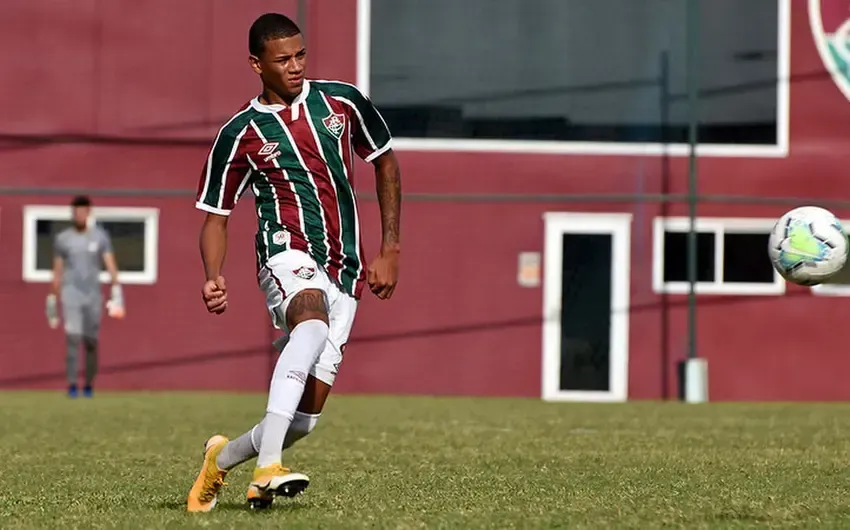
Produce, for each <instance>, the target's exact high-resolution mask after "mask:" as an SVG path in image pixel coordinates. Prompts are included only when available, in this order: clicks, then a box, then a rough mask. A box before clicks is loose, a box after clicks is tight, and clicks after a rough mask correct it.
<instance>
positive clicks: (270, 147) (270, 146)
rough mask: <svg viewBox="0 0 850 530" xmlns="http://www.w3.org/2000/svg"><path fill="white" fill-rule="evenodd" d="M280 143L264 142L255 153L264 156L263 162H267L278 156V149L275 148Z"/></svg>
mask: <svg viewBox="0 0 850 530" xmlns="http://www.w3.org/2000/svg"><path fill="white" fill-rule="evenodd" d="M278 145H280V144H279V143H278V142H266V143H264V144H263V146H262V147H261V148H260V150H259V151H257V154H258V155H260V156H262V157H264V158H263V162H268V161H269V160H271V159H273V158H277V157H279V156H280V151H278V150H277V146H278Z"/></svg>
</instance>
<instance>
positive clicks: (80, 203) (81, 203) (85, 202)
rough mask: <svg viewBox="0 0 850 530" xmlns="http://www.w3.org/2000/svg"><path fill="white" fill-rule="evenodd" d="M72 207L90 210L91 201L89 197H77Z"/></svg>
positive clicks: (72, 202)
mask: <svg viewBox="0 0 850 530" xmlns="http://www.w3.org/2000/svg"><path fill="white" fill-rule="evenodd" d="M71 206H73V207H75V208H76V207H84V208H88V207H89V206H91V199H90V198H89V197H88V196H87V195H77V196H76V197H74V198H73V199H72V200H71Z"/></svg>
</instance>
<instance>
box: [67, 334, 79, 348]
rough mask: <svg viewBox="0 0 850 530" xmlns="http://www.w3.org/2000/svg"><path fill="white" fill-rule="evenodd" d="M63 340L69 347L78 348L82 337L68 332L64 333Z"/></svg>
mask: <svg viewBox="0 0 850 530" xmlns="http://www.w3.org/2000/svg"><path fill="white" fill-rule="evenodd" d="M65 342H66V343H67V344H68V347H69V348H79V347H80V344H82V342H83V337H82V335H78V334H76V333H69V334H67V335H65Z"/></svg>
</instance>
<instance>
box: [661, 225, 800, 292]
mask: <svg viewBox="0 0 850 530" xmlns="http://www.w3.org/2000/svg"><path fill="white" fill-rule="evenodd" d="M774 222H775V219H735V218H729V219H726V218H705V217H704V218H698V219H697V220H696V230H697V285H696V290H697V292H698V293H700V294H740V295H748V294H753V295H755V294H782V293H784V292H785V281H784V280H783V279H782V277H781V276H780V275H779V273H778V272H776V270H774V268H773V265H772V264H771V263H770V258H769V257H768V254H767V241H768V235H769V233H770V229H771V227H772V226H773V223H774ZM688 230H689V220H688V219H687V218H682V217H676V218H661V217H658V218H656V219H655V226H654V243H653V246H654V249H653V253H654V257H653V287H654V289H655V291H656V292H666V293H672V294H681V293H687V292H688V289H689V286H688Z"/></svg>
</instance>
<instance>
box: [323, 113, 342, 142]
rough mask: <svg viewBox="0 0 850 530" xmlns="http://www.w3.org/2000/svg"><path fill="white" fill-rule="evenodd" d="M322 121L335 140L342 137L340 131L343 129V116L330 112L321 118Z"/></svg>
mask: <svg viewBox="0 0 850 530" xmlns="http://www.w3.org/2000/svg"><path fill="white" fill-rule="evenodd" d="M322 123H324V124H325V128H326V129H327V130H328V132H330V133H331V134H332V135H334V136H335V137H336V139H337V140H339V139H340V138H342V132H343V131H344V130H345V116H343V115H342V114H335V113H333V112H331V113H330V114H328V116H327V118H323V119H322Z"/></svg>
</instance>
